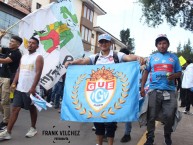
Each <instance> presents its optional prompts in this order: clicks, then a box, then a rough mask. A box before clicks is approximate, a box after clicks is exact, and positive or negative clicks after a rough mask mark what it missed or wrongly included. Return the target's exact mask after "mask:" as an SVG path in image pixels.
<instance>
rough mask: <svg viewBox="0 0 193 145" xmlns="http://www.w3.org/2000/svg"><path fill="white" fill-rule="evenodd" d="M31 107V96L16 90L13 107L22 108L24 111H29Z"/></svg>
mask: <svg viewBox="0 0 193 145" xmlns="http://www.w3.org/2000/svg"><path fill="white" fill-rule="evenodd" d="M31 106H32V101H31V98H30V94H29V93H25V92H20V91H17V90H15V92H14V99H13V107H21V108H23V109H26V110H29V109H30V107H31Z"/></svg>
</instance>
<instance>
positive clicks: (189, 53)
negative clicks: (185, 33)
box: [177, 40, 193, 60]
mask: <svg viewBox="0 0 193 145" xmlns="http://www.w3.org/2000/svg"><path fill="white" fill-rule="evenodd" d="M178 47H180V46H178ZM178 49H179V48H178ZM177 56H178V57H179V56H183V57H184V58H185V59H186V60H187V59H190V58H191V59H192V58H193V50H192V46H191V42H190V40H188V43H187V44H185V45H184V46H183V49H182V48H181V49H180V51H179V52H177Z"/></svg>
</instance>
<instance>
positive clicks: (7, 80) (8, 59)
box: [0, 31, 23, 131]
mask: <svg viewBox="0 0 193 145" xmlns="http://www.w3.org/2000/svg"><path fill="white" fill-rule="evenodd" d="M0 33H1V34H0V41H1V38H2V37H3V36H4V35H5V34H6V32H5V31H0ZM22 42H23V41H22V38H20V37H19V36H12V37H11V40H10V42H9V48H4V47H2V48H1V47H0V51H1V58H0V64H1V66H2V67H1V70H0V88H1V95H0V96H1V107H2V112H3V121H2V122H1V123H0V131H4V130H5V128H6V126H7V124H8V121H9V117H10V97H9V96H10V84H11V83H12V81H13V78H14V76H15V73H16V71H17V68H18V66H19V62H20V59H21V52H20V51H19V46H20V45H21V44H22Z"/></svg>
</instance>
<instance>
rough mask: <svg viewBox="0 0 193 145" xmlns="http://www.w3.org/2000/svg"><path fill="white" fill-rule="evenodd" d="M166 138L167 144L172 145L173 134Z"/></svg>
mask: <svg viewBox="0 0 193 145" xmlns="http://www.w3.org/2000/svg"><path fill="white" fill-rule="evenodd" d="M164 137H165V144H166V145H172V140H171V134H168V135H164Z"/></svg>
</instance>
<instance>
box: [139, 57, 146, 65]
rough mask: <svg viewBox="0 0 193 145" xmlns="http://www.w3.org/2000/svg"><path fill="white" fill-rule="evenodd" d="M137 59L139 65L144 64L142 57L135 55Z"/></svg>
mask: <svg viewBox="0 0 193 145" xmlns="http://www.w3.org/2000/svg"><path fill="white" fill-rule="evenodd" d="M137 60H138V61H139V63H140V64H141V65H144V64H145V59H144V58H143V57H137Z"/></svg>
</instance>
